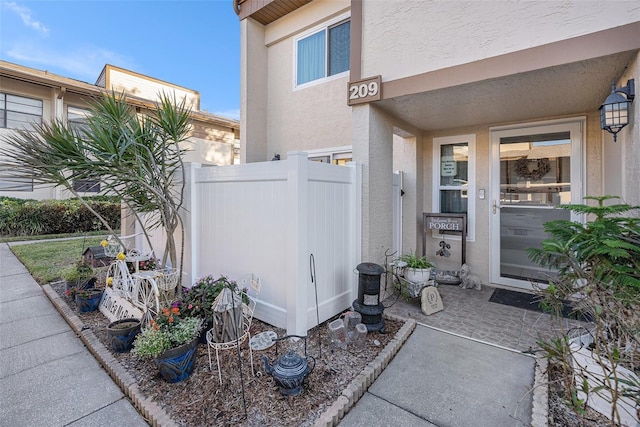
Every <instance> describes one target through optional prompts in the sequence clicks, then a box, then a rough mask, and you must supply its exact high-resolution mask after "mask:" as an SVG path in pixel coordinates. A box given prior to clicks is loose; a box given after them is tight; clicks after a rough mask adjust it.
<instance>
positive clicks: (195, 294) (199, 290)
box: [178, 274, 238, 343]
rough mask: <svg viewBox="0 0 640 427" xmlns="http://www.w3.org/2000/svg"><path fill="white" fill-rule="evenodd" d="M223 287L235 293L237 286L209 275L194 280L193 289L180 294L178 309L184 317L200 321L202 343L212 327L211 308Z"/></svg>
mask: <svg viewBox="0 0 640 427" xmlns="http://www.w3.org/2000/svg"><path fill="white" fill-rule="evenodd" d="M225 287H227V288H230V289H231V290H232V291H235V290H237V289H238V284H237V283H236V282H235V281H233V280H229V279H228V278H227V277H225V276H220V277H219V278H217V279H215V278H214V277H213V275H211V274H209V275H207V276H203V277H201V278H199V279H198V280H196V282H195V283H194V285H193V287H191V288H190V289H186V290H184V291H183V293H182V300H181V301H180V303H179V305H178V307H179V308H180V311H181V312H182V313H184V315H186V316H193V317H198V318H200V319H202V322H203V325H204V327H203V330H202V331H203V333H202V335H201V337H200V341H201V342H203V343H205V342H206V335H205V334H206V331H208V330H209V329H211V328H212V327H213V310H212V309H211V306H212V305H213V302H214V301H215V299H216V298H217V296H218V295H219V294H220V292H221V291H222V289H224V288H225Z"/></svg>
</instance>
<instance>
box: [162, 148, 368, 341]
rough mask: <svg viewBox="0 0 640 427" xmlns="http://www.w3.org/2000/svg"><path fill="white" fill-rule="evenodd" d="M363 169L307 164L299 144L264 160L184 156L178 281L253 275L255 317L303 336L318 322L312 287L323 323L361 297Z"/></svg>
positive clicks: (187, 283)
mask: <svg viewBox="0 0 640 427" xmlns="http://www.w3.org/2000/svg"><path fill="white" fill-rule="evenodd" d="M361 174H362V173H361V167H360V166H358V165H356V164H351V165H350V166H347V167H345V166H336V165H329V164H324V163H316V162H311V161H309V160H308V159H307V154H306V153H300V152H292V153H288V156H287V159H286V160H282V161H273V162H264V163H249V164H242V165H234V166H217V167H200V166H199V165H197V164H189V165H188V166H187V179H186V204H185V208H186V212H185V215H184V220H185V226H186V234H185V268H184V270H185V275H184V276H183V283H184V284H185V285H186V286H189V285H190V284H191V283H193V282H194V280H195V279H197V278H198V277H201V276H204V275H207V274H213V275H214V276H216V277H217V276H219V275H225V276H227V277H229V278H231V279H234V280H238V281H240V280H241V279H242V278H243V277H246V276H247V274H251V273H253V274H257V275H258V276H259V277H260V279H261V281H262V290H261V293H260V296H259V297H258V305H257V307H256V314H255V316H256V317H257V318H259V319H260V320H263V321H265V322H267V323H269V324H272V325H275V326H277V327H281V328H285V329H286V330H287V334H296V335H305V334H306V332H307V330H308V329H310V328H312V327H314V326H315V325H316V324H317V321H318V320H317V315H316V314H317V313H316V290H317V301H318V305H317V307H318V312H319V318H320V322H323V321H324V320H327V319H328V318H330V317H332V316H334V315H336V314H339V313H340V312H341V311H343V310H345V309H347V308H348V307H349V306H350V305H351V303H352V302H353V300H354V299H355V298H356V296H357V279H358V277H357V275H356V274H355V273H354V269H355V267H356V266H357V265H358V263H359V262H360V261H359V260H360V229H361V228H360V218H361V215H360V209H361V194H360V192H361V188H362V187H361ZM158 243H159V242H158ZM154 246H156V244H155V243H154ZM157 247H159V248H161V247H162V246H160V245H157ZM312 255H313V260H314V262H315V281H312V276H311V268H312V265H311V256H312Z"/></svg>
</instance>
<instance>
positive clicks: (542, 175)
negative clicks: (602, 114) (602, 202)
mask: <svg viewBox="0 0 640 427" xmlns="http://www.w3.org/2000/svg"><path fill="white" fill-rule="evenodd" d="M582 127H583V120H574V121H570V122H557V121H554V122H545V123H541V124H539V125H535V124H534V125H531V124H527V125H526V127H525V126H523V127H501V128H493V129H491V147H490V151H491V199H490V200H491V202H492V207H491V270H490V280H491V282H492V283H497V284H502V285H507V286H515V287H520V288H525V289H531V288H532V283H533V282H535V283H539V284H546V283H548V281H549V280H550V279H552V278H553V277H554V272H553V271H550V270H549V269H546V268H542V267H540V266H538V265H537V264H535V263H533V262H531V261H530V260H529V257H528V255H527V252H526V250H527V248H532V247H540V242H542V240H544V239H546V238H548V237H549V235H548V234H547V233H545V231H544V223H545V222H548V221H553V220H557V219H571V213H570V211H568V210H565V209H560V208H559V206H560V205H561V204H568V203H581V201H582V187H581V183H582V176H581V175H582V167H581V165H582V161H581V147H582Z"/></svg>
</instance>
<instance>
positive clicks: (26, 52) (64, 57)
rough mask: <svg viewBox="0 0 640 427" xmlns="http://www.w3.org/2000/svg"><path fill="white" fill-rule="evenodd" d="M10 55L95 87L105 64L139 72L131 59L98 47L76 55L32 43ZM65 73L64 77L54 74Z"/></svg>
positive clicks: (12, 50)
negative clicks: (93, 84) (94, 84)
mask: <svg viewBox="0 0 640 427" xmlns="http://www.w3.org/2000/svg"><path fill="white" fill-rule="evenodd" d="M6 55H7V56H8V57H10V58H12V59H13V60H15V61H17V62H20V63H27V64H25V65H27V66H29V64H37V66H38V67H42V68H45V69H49V70H50V71H52V72H56V73H59V74H63V75H64V76H67V77H71V78H75V79H79V80H83V81H87V82H89V83H94V82H95V81H96V79H97V78H98V75H99V74H100V71H102V68H104V66H105V64H113V65H117V66H118V67H123V68H127V69H135V67H134V64H133V63H132V61H131V60H129V59H128V58H126V57H124V56H122V55H119V54H118V53H116V52H113V51H110V50H108V49H102V48H99V47H96V46H84V47H81V48H77V49H75V50H74V51H65V50H60V51H54V50H52V49H49V48H45V47H43V46H36V45H33V44H31V43H19V44H15V45H13V46H12V47H10V48H9V49H8V50H7V51H6ZM55 69H59V70H63V71H64V73H61V72H59V71H54V70H55Z"/></svg>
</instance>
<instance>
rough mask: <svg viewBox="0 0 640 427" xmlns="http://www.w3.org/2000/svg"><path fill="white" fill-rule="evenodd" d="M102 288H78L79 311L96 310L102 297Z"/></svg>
mask: <svg viewBox="0 0 640 427" xmlns="http://www.w3.org/2000/svg"><path fill="white" fill-rule="evenodd" d="M102 293H103V291H102V289H77V290H76V291H75V300H76V306H77V307H78V311H81V312H83V313H84V312H88V311H96V310H97V309H98V306H99V305H100V300H101V299H102Z"/></svg>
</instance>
